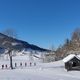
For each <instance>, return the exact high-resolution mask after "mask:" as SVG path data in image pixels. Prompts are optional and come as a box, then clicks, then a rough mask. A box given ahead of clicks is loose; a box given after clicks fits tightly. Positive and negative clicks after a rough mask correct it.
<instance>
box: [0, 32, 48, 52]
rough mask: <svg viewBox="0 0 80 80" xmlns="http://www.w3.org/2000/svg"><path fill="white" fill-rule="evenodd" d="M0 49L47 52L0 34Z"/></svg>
mask: <svg viewBox="0 0 80 80" xmlns="http://www.w3.org/2000/svg"><path fill="white" fill-rule="evenodd" d="M0 47H2V48H9V47H10V48H11V47H12V48H13V49H14V50H23V49H26V50H27V49H31V50H37V51H49V50H47V49H44V48H40V47H38V46H36V45H33V44H29V43H28V42H26V41H22V40H19V39H16V38H12V37H9V36H7V35H4V34H2V33H0Z"/></svg>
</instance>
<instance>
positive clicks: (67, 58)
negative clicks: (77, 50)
mask: <svg viewBox="0 0 80 80" xmlns="http://www.w3.org/2000/svg"><path fill="white" fill-rule="evenodd" d="M74 57H76V58H77V59H79V60H80V58H79V57H78V56H77V55H75V54H70V55H68V56H67V57H65V58H64V59H63V62H65V63H66V62H68V61H70V60H71V59H73V58H74Z"/></svg>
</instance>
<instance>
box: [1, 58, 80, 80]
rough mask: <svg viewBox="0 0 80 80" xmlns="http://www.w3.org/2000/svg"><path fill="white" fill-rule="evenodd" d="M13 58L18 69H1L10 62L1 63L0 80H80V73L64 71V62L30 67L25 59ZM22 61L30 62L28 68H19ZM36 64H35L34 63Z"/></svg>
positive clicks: (37, 64)
mask: <svg viewBox="0 0 80 80" xmlns="http://www.w3.org/2000/svg"><path fill="white" fill-rule="evenodd" d="M15 59H16V58H13V64H14V63H15V62H16V63H18V67H17V68H16V69H13V70H10V69H3V70H2V69H1V65H2V64H8V65H9V61H0V80H80V72H79V71H70V72H67V71H66V70H65V69H64V63H63V62H62V61H57V62H52V63H37V62H36V66H34V65H32V66H31V67H30V66H29V61H27V60H25V59H22V60H21V59H20V60H19V58H18V59H17V60H15ZM21 61H22V63H23V64H24V62H28V66H27V67H25V66H24V65H23V67H20V66H19V63H20V62H21ZM32 63H34V62H32Z"/></svg>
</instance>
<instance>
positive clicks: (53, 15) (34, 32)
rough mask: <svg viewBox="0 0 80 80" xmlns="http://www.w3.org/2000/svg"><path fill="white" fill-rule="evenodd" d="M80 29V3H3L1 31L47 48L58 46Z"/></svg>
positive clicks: (0, 0)
mask: <svg viewBox="0 0 80 80" xmlns="http://www.w3.org/2000/svg"><path fill="white" fill-rule="evenodd" d="M77 27H80V0H0V31H1V32H2V31H4V30H5V29H7V28H13V29H15V30H16V32H17V34H18V38H19V39H21V40H24V41H27V42H29V43H32V44H36V45H38V46H40V47H43V48H50V47H51V46H52V45H54V47H58V46H59V45H60V44H63V43H64V41H65V39H66V38H70V36H71V34H72V32H73V31H74V29H76V28H77Z"/></svg>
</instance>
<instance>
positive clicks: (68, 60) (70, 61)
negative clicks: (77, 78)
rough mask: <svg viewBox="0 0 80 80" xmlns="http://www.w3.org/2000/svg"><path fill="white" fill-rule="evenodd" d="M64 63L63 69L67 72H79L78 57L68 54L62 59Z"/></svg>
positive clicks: (79, 58)
mask: <svg viewBox="0 0 80 80" xmlns="http://www.w3.org/2000/svg"><path fill="white" fill-rule="evenodd" d="M63 61H64V63H65V69H67V71H69V70H80V57H78V56H77V55H75V54H70V55H68V56H67V57H65V58H64V59H63Z"/></svg>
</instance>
